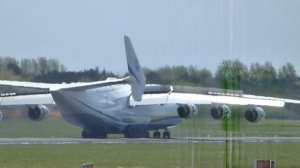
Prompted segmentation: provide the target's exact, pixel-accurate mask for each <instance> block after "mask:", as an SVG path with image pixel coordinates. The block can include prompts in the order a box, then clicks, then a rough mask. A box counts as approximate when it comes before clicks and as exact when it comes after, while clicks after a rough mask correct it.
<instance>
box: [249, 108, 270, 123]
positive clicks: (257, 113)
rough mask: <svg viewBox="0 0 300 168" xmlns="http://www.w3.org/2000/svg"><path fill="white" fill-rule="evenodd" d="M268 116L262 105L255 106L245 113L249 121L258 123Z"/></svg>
mask: <svg viewBox="0 0 300 168" xmlns="http://www.w3.org/2000/svg"><path fill="white" fill-rule="evenodd" d="M265 116H266V113H265V111H264V110H263V109H262V108H261V107H254V108H252V109H249V110H247V111H246V113H245V118H246V119H247V121H249V122H252V123H257V122H260V121H261V120H263V119H264V118H265Z"/></svg>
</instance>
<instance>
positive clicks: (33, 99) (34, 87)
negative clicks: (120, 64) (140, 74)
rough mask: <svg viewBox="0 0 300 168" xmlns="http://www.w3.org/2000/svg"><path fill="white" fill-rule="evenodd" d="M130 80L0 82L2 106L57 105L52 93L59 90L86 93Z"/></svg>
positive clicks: (0, 102) (0, 101)
mask: <svg viewBox="0 0 300 168" xmlns="http://www.w3.org/2000/svg"><path fill="white" fill-rule="evenodd" d="M127 82H128V78H122V79H114V78H108V79H107V80H105V81H96V82H85V83H80V82H79V83H70V84H65V83H62V84H47V83H35V82H19V81H0V105H1V106H5V105H31V104H55V103H54V101H53V98H52V96H51V92H53V91H58V90H71V91H84V90H88V89H93V88H98V87H104V86H109V85H114V84H121V83H127Z"/></svg>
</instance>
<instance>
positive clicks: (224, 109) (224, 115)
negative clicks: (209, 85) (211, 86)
mask: <svg viewBox="0 0 300 168" xmlns="http://www.w3.org/2000/svg"><path fill="white" fill-rule="evenodd" d="M210 114H211V116H212V117H213V118H214V119H216V120H221V119H229V118H230V117H231V110H230V108H229V107H228V106H227V105H222V106H214V107H212V108H211V110H210Z"/></svg>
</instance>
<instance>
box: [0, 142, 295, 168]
mask: <svg viewBox="0 0 300 168" xmlns="http://www.w3.org/2000/svg"><path fill="white" fill-rule="evenodd" d="M225 145H226V144H225V143H197V144H193V143H183V144H143V143H141V144H69V145H0V151H1V157H0V167H1V168H6V167H7V168H24V167H25V168H26V167H28V168H41V167H43V168H47V167H49V168H53V167H55V168H71V167H74V168H76V167H79V165H80V164H82V163H93V164H94V165H95V166H96V167H97V168H102V167H103V168H121V167H122V168H131V167H134V168H152V167H155V168H168V167H170V168H173V167H178V168H190V167H195V168H201V167H203V168H208V167H212V168H218V167H226V166H225V164H226V163H228V164H230V165H232V167H237V168H238V167H244V168H253V161H254V160H255V159H271V160H275V162H276V167H280V168H296V167H299V165H300V160H299V159H298V156H299V149H300V144H299V143H234V144H230V146H232V148H230V150H229V151H225V150H224V149H225ZM225 153H227V155H225Z"/></svg>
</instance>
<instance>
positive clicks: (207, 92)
mask: <svg viewBox="0 0 300 168" xmlns="http://www.w3.org/2000/svg"><path fill="white" fill-rule="evenodd" d="M174 103H175V104H227V105H256V106H272V107H284V106H285V105H286V104H287V103H292V104H300V101H299V100H292V99H283V98H275V97H265V96H255V95H247V94H243V93H242V91H239V90H222V89H215V88H197V87H185V86H175V87H172V89H171V90H170V92H169V93H153V94H151V93H150V94H144V95H143V99H142V101H140V102H137V101H134V100H133V99H132V98H131V99H130V105H132V106H136V105H151V104H174Z"/></svg>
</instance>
